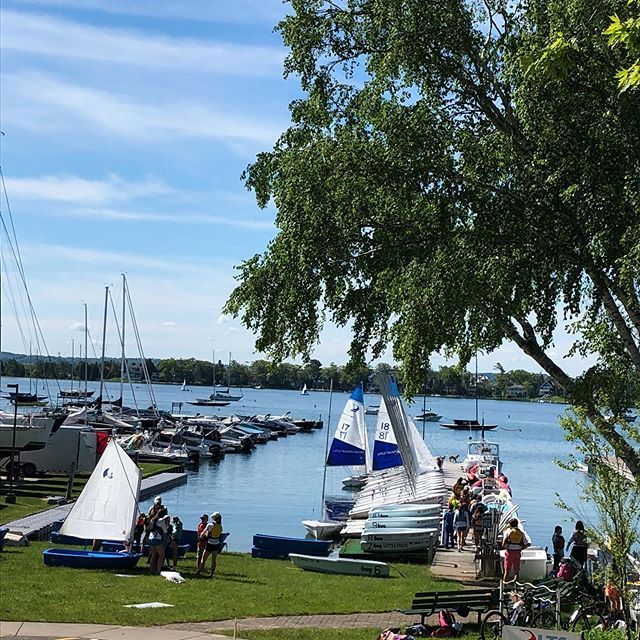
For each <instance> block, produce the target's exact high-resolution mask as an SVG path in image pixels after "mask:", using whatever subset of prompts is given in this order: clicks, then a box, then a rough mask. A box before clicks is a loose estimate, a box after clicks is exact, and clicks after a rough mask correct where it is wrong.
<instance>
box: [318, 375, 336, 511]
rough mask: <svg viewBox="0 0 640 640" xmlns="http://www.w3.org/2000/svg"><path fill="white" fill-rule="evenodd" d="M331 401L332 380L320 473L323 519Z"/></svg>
mask: <svg viewBox="0 0 640 640" xmlns="http://www.w3.org/2000/svg"><path fill="white" fill-rule="evenodd" d="M332 399H333V378H331V382H330V383H329V412H328V415H327V435H326V438H325V443H324V471H323V473H322V499H321V501H320V518H324V493H325V488H326V485H327V454H328V453H329V431H331V400H332Z"/></svg>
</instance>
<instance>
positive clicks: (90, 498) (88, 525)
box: [60, 440, 142, 541]
mask: <svg viewBox="0 0 640 640" xmlns="http://www.w3.org/2000/svg"><path fill="white" fill-rule="evenodd" d="M141 479H142V474H141V471H140V469H139V468H138V467H137V466H136V464H135V462H133V460H131V458H130V457H129V456H128V455H127V454H126V453H125V452H124V450H123V449H122V447H121V446H120V445H119V444H118V443H117V442H116V441H115V440H110V441H109V444H108V445H107V448H106V449H105V450H104V453H103V454H102V456H101V458H100V460H99V461H98V464H97V465H96V468H95V469H94V470H93V473H92V474H91V477H90V478H89V480H88V482H87V484H86V485H85V487H84V489H83V490H82V493H81V494H80V496H79V497H78V499H77V500H76V502H75V504H74V505H73V507H72V509H71V511H70V512H69V515H68V516H67V519H66V520H65V521H64V522H63V524H62V527H61V528H60V533H61V534H63V535H67V536H75V537H77V538H85V539H89V540H93V539H98V540H117V541H120V540H130V539H131V537H132V534H133V527H134V523H135V519H136V517H137V515H138V498H139V495H140V482H141Z"/></svg>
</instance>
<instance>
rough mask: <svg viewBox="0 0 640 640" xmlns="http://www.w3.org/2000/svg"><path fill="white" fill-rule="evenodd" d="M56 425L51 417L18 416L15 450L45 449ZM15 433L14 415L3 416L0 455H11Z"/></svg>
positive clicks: (0, 420) (1, 418)
mask: <svg viewBox="0 0 640 640" xmlns="http://www.w3.org/2000/svg"><path fill="white" fill-rule="evenodd" d="M54 424H55V419H54V418H52V417H49V416H36V415H32V414H28V415H18V418H17V420H16V429H15V438H16V440H15V442H16V444H15V450H16V451H36V450H38V449H44V448H45V447H46V446H47V442H48V441H49V436H50V435H51V431H52V430H53V426H54ZM13 432H14V429H13V415H10V414H5V413H3V414H1V416H0V454H5V455H11V448H12V445H13Z"/></svg>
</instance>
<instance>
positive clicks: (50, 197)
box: [6, 175, 173, 205]
mask: <svg viewBox="0 0 640 640" xmlns="http://www.w3.org/2000/svg"><path fill="white" fill-rule="evenodd" d="M6 183H7V189H8V191H9V193H10V194H11V197H12V198H15V199H19V200H44V201H49V202H65V203H76V204H85V205H100V204H108V203H111V202H117V201H124V200H131V199H134V198H140V197H146V196H158V195H166V194H168V193H171V192H172V191H173V190H172V189H171V188H169V187H168V186H167V185H165V184H164V183H163V182H162V181H160V180H157V179H155V178H148V179H147V180H144V181H143V182H129V181H127V180H123V179H122V178H120V177H119V176H117V175H110V176H108V178H107V179H106V180H87V179H85V178H80V177H78V176H70V175H61V176H42V177H38V178H12V177H7V178H6Z"/></svg>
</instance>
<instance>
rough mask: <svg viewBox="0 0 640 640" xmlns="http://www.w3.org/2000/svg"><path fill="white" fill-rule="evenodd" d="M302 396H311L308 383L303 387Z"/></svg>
mask: <svg viewBox="0 0 640 640" xmlns="http://www.w3.org/2000/svg"><path fill="white" fill-rule="evenodd" d="M300 395H301V396H308V395H309V392H308V391H307V385H306V383H305V384H303V385H302V390H301V391H300Z"/></svg>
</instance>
